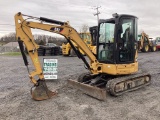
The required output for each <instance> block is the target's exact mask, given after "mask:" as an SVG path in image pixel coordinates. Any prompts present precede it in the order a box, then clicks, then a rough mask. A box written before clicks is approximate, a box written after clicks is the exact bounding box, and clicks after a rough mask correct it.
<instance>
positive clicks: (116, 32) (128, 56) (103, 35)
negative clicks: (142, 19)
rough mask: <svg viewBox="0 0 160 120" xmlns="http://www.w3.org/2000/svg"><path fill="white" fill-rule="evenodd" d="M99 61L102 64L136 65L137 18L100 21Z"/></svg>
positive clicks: (122, 17)
mask: <svg viewBox="0 0 160 120" xmlns="http://www.w3.org/2000/svg"><path fill="white" fill-rule="evenodd" d="M98 29H99V30H98V31H99V32H98V39H97V59H98V61H99V62H101V63H106V64H107V63H110V64H126V63H134V61H135V55H136V46H137V37H136V36H137V17H135V16H130V15H120V16H118V15H117V16H115V17H114V18H111V19H107V20H100V21H99V26H98Z"/></svg>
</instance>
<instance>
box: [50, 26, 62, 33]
mask: <svg viewBox="0 0 160 120" xmlns="http://www.w3.org/2000/svg"><path fill="white" fill-rule="evenodd" d="M50 30H51V31H53V32H62V30H63V28H58V27H52V28H51V29H50Z"/></svg>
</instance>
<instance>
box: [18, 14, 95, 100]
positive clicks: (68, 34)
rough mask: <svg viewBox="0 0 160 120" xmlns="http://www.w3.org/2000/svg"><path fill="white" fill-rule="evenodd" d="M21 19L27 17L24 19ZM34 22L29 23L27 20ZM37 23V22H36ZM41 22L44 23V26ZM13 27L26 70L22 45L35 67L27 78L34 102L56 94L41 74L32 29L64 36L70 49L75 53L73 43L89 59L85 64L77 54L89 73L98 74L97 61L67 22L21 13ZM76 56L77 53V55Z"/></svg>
mask: <svg viewBox="0 0 160 120" xmlns="http://www.w3.org/2000/svg"><path fill="white" fill-rule="evenodd" d="M23 17H27V18H26V19H24V18H23ZM30 19H31V20H36V22H34V21H29V20H30ZM37 21H39V22H37ZM43 22H46V24H44V23H43ZM15 26H16V39H17V40H18V43H19V46H20V50H21V53H22V56H23V59H24V63H25V65H26V66H27V68H28V61H27V57H26V56H25V54H24V52H23V50H24V48H23V44H24V45H25V47H26V48H27V51H28V54H29V56H30V58H31V60H32V62H33V65H34V67H35V70H34V71H32V72H30V71H29V69H28V72H29V78H30V79H31V82H32V83H33V84H34V86H35V89H34V91H32V92H31V94H32V97H33V99H35V100H44V99H48V98H50V97H51V96H53V95H55V94H56V92H51V91H50V90H48V88H47V86H46V83H45V81H44V75H43V72H42V68H41V64H40V61H39V58H38V52H37V49H38V48H39V46H38V45H37V44H36V43H35V41H34V38H33V35H32V31H31V28H32V29H40V30H44V31H49V32H53V33H57V34H60V35H62V36H64V37H65V38H66V39H67V40H68V42H69V43H70V44H71V47H73V48H74V50H75V51H76V49H75V47H74V45H73V44H72V42H71V41H73V42H75V43H76V44H77V46H78V47H79V48H81V49H82V51H83V52H84V53H85V54H86V55H87V56H88V57H89V59H90V61H91V62H90V65H89V64H88V63H87V61H86V60H85V58H84V57H83V56H82V55H80V54H79V57H80V58H81V59H82V60H83V61H84V63H85V64H86V66H87V67H88V69H89V70H90V71H91V73H93V74H98V72H97V69H95V68H97V67H96V66H97V65H98V61H97V59H96V57H95V56H94V55H93V53H92V52H91V51H90V49H89V48H88V46H87V45H86V44H85V43H84V41H83V40H82V39H81V38H80V36H79V34H78V33H77V31H76V30H75V29H74V28H72V27H71V26H70V25H69V24H68V23H67V22H61V21H56V20H52V19H48V18H43V17H40V18H37V17H32V16H28V15H24V14H22V13H17V14H16V15H15ZM77 54H78V53H77ZM36 76H38V78H39V79H38V80H36V79H35V77H36Z"/></svg>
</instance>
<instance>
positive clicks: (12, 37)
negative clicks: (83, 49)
mask: <svg viewBox="0 0 160 120" xmlns="http://www.w3.org/2000/svg"><path fill="white" fill-rule="evenodd" d="M33 37H34V40H35V42H36V43H37V44H38V45H45V44H46V43H54V44H56V45H59V46H61V45H62V43H63V42H65V41H66V39H65V38H62V37H53V36H49V35H43V34H35V35H33ZM0 42H1V43H3V44H6V43H9V42H17V40H16V33H9V34H7V35H4V36H2V37H1V38H0Z"/></svg>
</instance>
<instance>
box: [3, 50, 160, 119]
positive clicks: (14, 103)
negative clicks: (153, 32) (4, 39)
mask: <svg viewBox="0 0 160 120" xmlns="http://www.w3.org/2000/svg"><path fill="white" fill-rule="evenodd" d="M159 54H160V52H150V53H147V54H146V53H139V58H138V60H139V70H140V72H148V73H150V74H151V76H152V84H151V85H149V86H146V87H144V88H141V89H139V90H136V91H133V92H129V93H126V94H124V95H122V96H119V97H112V96H108V98H107V100H106V101H105V102H103V101H99V100H96V99H94V98H92V97H89V96H87V95H85V94H83V93H82V92H81V91H78V90H76V89H73V88H70V87H68V86H67V85H66V83H67V82H66V80H67V79H69V78H72V79H76V78H77V76H78V75H80V74H81V73H83V72H87V70H86V69H85V68H84V64H83V62H82V61H81V60H80V59H78V58H77V57H63V56H53V58H57V59H58V80H48V81H47V85H48V87H49V88H50V89H51V90H52V91H54V90H58V92H59V94H58V96H56V97H53V98H52V99H49V100H45V101H40V102H37V101H34V100H32V99H31V96H30V88H31V86H32V83H30V80H29V78H28V73H27V69H26V68H25V66H24V64H23V60H22V58H21V56H16V57H7V56H1V59H0V62H1V64H0V101H1V102H0V119H1V120H16V119H17V120H19V119H23V120H32V119H36V120H43V119H44V120H150V119H153V120H159V118H160V100H159V98H160V57H159ZM47 58H50V57H47ZM40 60H41V62H42V60H43V57H40ZM29 67H30V70H32V69H33V66H32V64H31V62H30V65H29Z"/></svg>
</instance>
